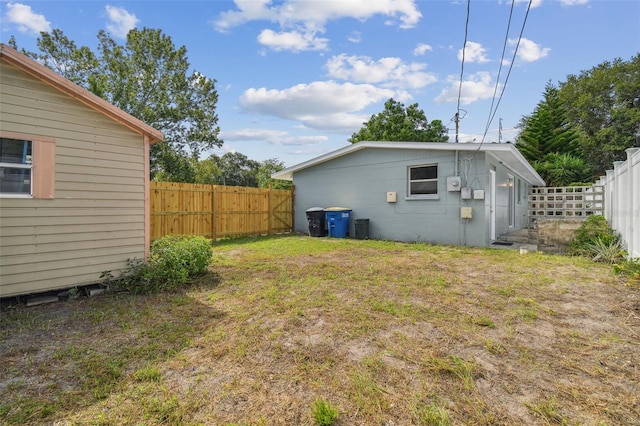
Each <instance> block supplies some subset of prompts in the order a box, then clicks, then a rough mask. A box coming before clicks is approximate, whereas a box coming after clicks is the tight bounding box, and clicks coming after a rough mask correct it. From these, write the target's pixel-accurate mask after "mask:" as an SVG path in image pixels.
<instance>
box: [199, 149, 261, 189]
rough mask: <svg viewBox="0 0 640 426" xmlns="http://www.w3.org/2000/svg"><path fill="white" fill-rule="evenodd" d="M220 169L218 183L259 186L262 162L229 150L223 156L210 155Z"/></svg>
mask: <svg viewBox="0 0 640 426" xmlns="http://www.w3.org/2000/svg"><path fill="white" fill-rule="evenodd" d="M209 158H210V159H211V160H213V161H214V162H215V163H216V165H217V166H218V168H219V169H220V177H219V178H218V183H220V184H222V185H227V186H251V187H254V188H257V187H258V170H259V169H260V163H259V162H257V161H255V160H250V159H249V158H248V157H247V156H246V155H244V154H240V153H239V152H227V153H226V154H224V155H223V156H222V157H218V156H216V155H212V156H211V157H209Z"/></svg>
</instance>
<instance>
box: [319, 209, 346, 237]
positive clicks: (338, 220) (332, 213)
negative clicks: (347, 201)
mask: <svg viewBox="0 0 640 426" xmlns="http://www.w3.org/2000/svg"><path fill="white" fill-rule="evenodd" d="M324 215H325V220H326V222H327V228H328V230H329V236H330V237H335V238H346V237H347V236H349V220H350V219H351V209H346V208H344V207H329V208H328V209H324Z"/></svg>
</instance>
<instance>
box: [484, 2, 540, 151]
mask: <svg viewBox="0 0 640 426" xmlns="http://www.w3.org/2000/svg"><path fill="white" fill-rule="evenodd" d="M532 2H533V0H529V4H528V5H527V13H526V14H525V15H524V20H523V21H522V28H521V29H520V35H519V36H518V42H517V43H516V48H515V50H514V51H513V58H512V59H511V63H510V64H509V71H508V72H507V76H506V77H505V79H504V86H502V91H501V92H500V97H499V98H498V102H497V103H496V108H495V109H494V110H493V114H492V115H491V118H490V119H489V122H488V123H487V127H486V128H485V131H484V135H482V142H480V145H482V143H483V142H484V138H485V137H486V136H487V132H488V130H489V126H490V125H491V122H492V121H493V119H494V117H495V116H496V112H497V111H498V106H499V105H500V101H501V100H502V95H504V91H505V89H506V88H507V81H509V76H510V75H511V70H512V69H513V63H514V62H515V60H516V55H517V54H518V48H519V47H520V40H522V34H523V33H524V27H525V25H526V24H527V18H528V17H529V11H530V10H531V3H532ZM490 114H491V113H490Z"/></svg>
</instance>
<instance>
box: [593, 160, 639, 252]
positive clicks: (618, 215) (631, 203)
mask: <svg viewBox="0 0 640 426" xmlns="http://www.w3.org/2000/svg"><path fill="white" fill-rule="evenodd" d="M626 151H627V160H626V161H616V162H614V163H613V170H607V174H606V176H602V177H601V178H600V180H598V181H597V182H596V185H602V186H604V188H605V189H604V191H605V209H604V216H605V217H606V218H607V221H608V222H609V225H610V226H611V228H613V229H614V230H616V231H617V232H618V233H619V234H620V236H621V237H622V239H623V240H624V242H625V243H626V244H627V251H628V252H629V257H631V258H640V148H629V149H627V150H626Z"/></svg>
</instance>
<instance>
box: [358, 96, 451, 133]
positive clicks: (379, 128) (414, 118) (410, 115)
mask: <svg viewBox="0 0 640 426" xmlns="http://www.w3.org/2000/svg"><path fill="white" fill-rule="evenodd" d="M363 124H364V127H362V128H361V129H360V130H359V131H358V132H357V133H354V134H353V135H351V138H349V139H348V140H349V142H351V143H357V142H362V141H397V142H446V141H448V140H449V137H448V136H447V128H446V127H445V126H443V125H442V122H441V121H440V120H433V121H432V122H429V121H428V120H427V117H426V115H425V113H424V111H423V110H421V109H419V108H418V104H417V103H415V104H412V105H409V106H408V107H406V108H405V106H404V104H402V103H401V102H397V101H395V100H393V99H389V100H388V101H387V102H385V104H384V111H382V112H381V113H379V114H374V115H372V116H371V118H370V119H369V121H367V122H366V123H363Z"/></svg>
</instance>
